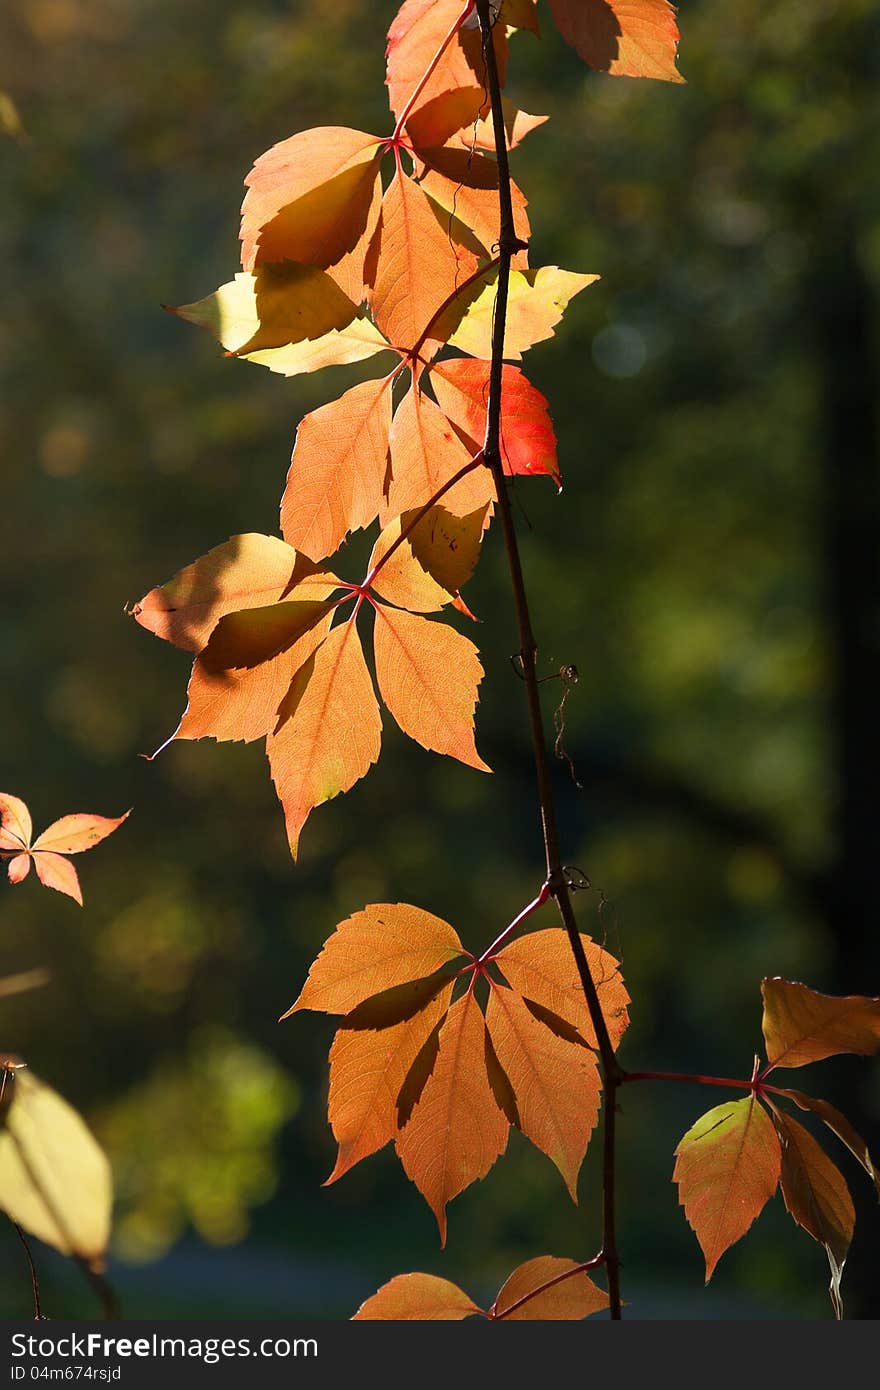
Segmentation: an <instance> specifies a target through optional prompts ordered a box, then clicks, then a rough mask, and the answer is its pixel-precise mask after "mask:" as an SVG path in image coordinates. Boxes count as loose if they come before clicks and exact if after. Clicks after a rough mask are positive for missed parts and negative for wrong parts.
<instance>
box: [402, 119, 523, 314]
mask: <svg viewBox="0 0 880 1390" xmlns="http://www.w3.org/2000/svg"><path fill="white" fill-rule="evenodd" d="M419 157H420V159H422V160H423V161H424V163H425V166H426V167H425V170H424V172H423V173H422V172H421V171H420V177H419V187H420V188H423V189H424V190H425V192H426V193H428V194H430V196H431V198H433V199H434V201H435V203H437V204H438V205H439V206H440V207H441V208H443V209H444V210H445V214H446V215H445V218H444V221H445V222H446V223H447V224H448V222H449V218H450V217H451V216H453V215H454V216H455V217H456V218H457V219H458V220H459V222H461V223H464V225H465V226H466V227H468V228H469V230H470V231H471V233H472V234H473V236H474V237H475V238H476V240H477V242H478V243H479V246H480V248H482V250H483V254H484V256H485V257H486V258H488V255H489V251H490V248H491V247H493V246H495V244H496V243H497V241H498V236H499V228H500V213H499V204H498V165H497V164H496V162H495V160H494V159H490V158H488V157H487V156H485V155H481V154H475V153H474V152H473V151H472V150H471V147H470V145H468V148H467V149H462V148H461V147H460V146H459V145H453V146H444V147H443V148H442V149H437V148H434V149H427V148H426V149H420V150H419ZM510 198H511V204H512V206H513V226H514V231H515V232H516V235H517V237H518V238H519V239H520V241H528V240H529V237H530V236H531V234H532V228H531V224H530V222H529V217H528V213H527V212H526V207H527V199H526V198H525V196H524V194H523V192H522V189H520V188H519V187H518V185H517V184H516V183H515V182H514V180H513V179H511V181H510ZM513 264H514V265H515V266H516V267H517V268H518V269H521V268H522V267H524V266H526V265H528V256H527V253H526V252H523V251H518V252H517V253H516V255H515V257H514V260H513ZM463 279H464V275H463V274H462V275H459V277H458V282H454V283H453V284H451V285H450V286H449V291H448V292H451V291H452V290H453V289H454V288H455V283H459V282H461V281H462V280H463ZM425 322H426V323H427V322H428V320H427V319H426V320H425Z"/></svg>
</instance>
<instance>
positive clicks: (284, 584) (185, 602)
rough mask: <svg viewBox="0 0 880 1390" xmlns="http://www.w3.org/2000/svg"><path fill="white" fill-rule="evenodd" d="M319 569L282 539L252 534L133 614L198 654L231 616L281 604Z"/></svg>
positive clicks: (154, 593) (153, 594)
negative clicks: (219, 622) (218, 627)
mask: <svg viewBox="0 0 880 1390" xmlns="http://www.w3.org/2000/svg"><path fill="white" fill-rule="evenodd" d="M313 569H314V566H313V565H312V564H311V562H310V561H307V560H306V559H305V557H304V556H303V557H298V556H297V553H296V551H295V550H293V549H292V548H291V547H290V546H289V545H287V544H286V543H285V542H284V541H282V540H279V539H278V538H277V537H276V536H261V535H258V534H256V533H254V532H249V533H247V534H245V535H243V536H232V537H231V539H230V540H228V541H224V542H223V544H222V545H218V546H215V547H214V549H213V550H209V551H208V553H207V555H202V556H201V558H200V559H198V560H196V561H194V562H193V564H191V565H187V567H186V568H185V569H182V570H180V571H179V572H178V573H177V574H176V575H175V576H174V578H173V579H169V581H168V583H167V584H163V585H161V586H160V587H159V588H157V589H151V590H150V592H149V593H148V594H147V596H146V597H145V598H143V599H141V601H140V603H136V604H135V605H134V606H133V607H132V609H131V610H130V611H131V613H132V615H133V616H134V617H135V618H136V619H137V621H138V622H139V623H140V625H141V627H145V628H147V629H148V630H149V631H150V632H153V633H155V635H156V636H157V637H162V638H164V639H165V641H166V642H173V643H174V645H175V646H176V647H183V648H184V650H186V651H193V652H198V651H201V650H202V648H203V647H204V646H205V644H206V643H207V641H208V638H209V637H210V635H211V633H212V631H213V629H214V628H215V626H216V625H217V623H218V621H219V620H220V618H222V617H223V615H224V614H225V613H235V612H238V611H239V610H241V609H243V608H261V607H263V605H265V604H267V603H277V602H278V601H279V599H282V598H284V597H286V596H287V594H288V593H289V591H290V590H291V589H292V588H293V586H294V584H296V583H297V582H298V581H299V580H300V578H302V577H304V575H305V574H306V573H307V572H308V571H310V570H313Z"/></svg>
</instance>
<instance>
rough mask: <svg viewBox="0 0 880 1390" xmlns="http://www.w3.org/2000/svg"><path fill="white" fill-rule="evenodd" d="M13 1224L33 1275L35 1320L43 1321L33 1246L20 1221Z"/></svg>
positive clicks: (32, 1290) (32, 1287) (32, 1288)
mask: <svg viewBox="0 0 880 1390" xmlns="http://www.w3.org/2000/svg"><path fill="white" fill-rule="evenodd" d="M9 1220H10V1221H12V1217H11V1216H10V1218H9ZM12 1225H13V1226H14V1227H15V1234H16V1235H17V1236H18V1238H19V1240H20V1241H21V1243H22V1246H23V1247H24V1257H25V1259H26V1260H27V1263H28V1269H29V1271H30V1276H31V1295H32V1297H33V1300H34V1321H35V1322H42V1321H43V1309H42V1307H41V1305H40V1281H39V1279H38V1278H37V1267H36V1265H35V1264H34V1257H33V1255H32V1254H31V1247H30V1246H29V1245H28V1240H27V1236H26V1235H25V1233H24V1231H23V1230H22V1229H21V1227H20V1226H19V1224H18V1222H17V1221H12Z"/></svg>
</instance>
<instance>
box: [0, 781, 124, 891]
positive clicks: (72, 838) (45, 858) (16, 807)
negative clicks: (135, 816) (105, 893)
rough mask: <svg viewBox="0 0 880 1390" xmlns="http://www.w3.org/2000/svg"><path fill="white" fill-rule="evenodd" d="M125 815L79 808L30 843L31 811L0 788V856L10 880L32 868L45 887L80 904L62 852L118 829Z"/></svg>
mask: <svg viewBox="0 0 880 1390" xmlns="http://www.w3.org/2000/svg"><path fill="white" fill-rule="evenodd" d="M129 815H130V812H128V811H126V813H125V815H124V816H117V817H111V816H94V815H89V814H88V813H85V812H78V813H75V814H74V815H70V816H62V817H61V818H60V820H57V821H54V822H53V823H52V824H51V825H50V826H48V828H47V829H46V830H44V831H43V833H42V834H41V835H39V836H38V837H37V839H36V840H35V841H34V842H33V843H31V837H32V835H33V822H32V820H31V815H30V811H29V810H28V808H27V806H26V805H25V803H24V802H23V801H22V800H21V799H20V798H19V797H17V796H11V795H10V794H9V793H8V792H0V858H3V859H6V860H8V861H9V862H8V867H7V873H8V876H9V882H10V883H23V882H24V880H25V879H26V878H27V876H28V874H29V873H30V870H31V860H33V863H34V868H35V869H36V871H37V877H38V878H39V880H40V882H41V883H42V884H43V886H44V887H46V888H54V889H55V891H56V892H58V893H64V894H65V895H66V896H67V897H68V898H73V900H74V902H77V903H79V905H80V907H82V891H81V889H80V886H79V878H78V876H77V872H76V869H75V868H74V867H73V865H72V864H71V863H70V861H69V860H68V859H66V858H65V857H64V856H65V855H67V854H82V853H83V852H84V851H85V850H88V849H92V848H93V847H94V846H95V845H97V844H99V843H100V842H101V840H105V839H106V838H107V836H108V835H112V834H113V831H114V830H118V829H119V827H120V825H122V822H123V821H125V820H127V819H128V817H129Z"/></svg>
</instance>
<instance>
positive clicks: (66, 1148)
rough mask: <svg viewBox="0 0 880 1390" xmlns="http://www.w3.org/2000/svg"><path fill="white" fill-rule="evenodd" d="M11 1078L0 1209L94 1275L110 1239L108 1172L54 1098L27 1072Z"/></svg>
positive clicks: (74, 1118) (0, 1160) (75, 1119)
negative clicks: (83, 1263) (81, 1261)
mask: <svg viewBox="0 0 880 1390" xmlns="http://www.w3.org/2000/svg"><path fill="white" fill-rule="evenodd" d="M7 1075H8V1073H7ZM14 1076H15V1080H14V1082H13V1083H12V1084H13V1086H14V1093H13V1100H12V1104H11V1105H10V1107H9V1109H8V1111H7V1112H6V1116H5V1124H4V1125H3V1127H2V1128H0V1209H2V1210H3V1211H5V1212H6V1213H7V1215H8V1216H9V1217H10V1218H11V1219H12V1220H13V1221H17V1222H18V1224H19V1225H20V1226H22V1227H23V1228H24V1230H26V1231H28V1232H29V1233H30V1234H31V1235H34V1236H37V1237H38V1239H40V1240H44V1241H46V1242H47V1244H49V1245H54V1246H55V1248H56V1249H58V1250H60V1251H61V1252H62V1254H65V1255H78V1256H80V1257H81V1258H82V1259H84V1260H85V1261H86V1262H87V1263H88V1264H89V1265H90V1266H91V1267H92V1268H94V1269H100V1268H101V1266H102V1263H103V1256H104V1251H105V1249H106V1247H107V1240H108V1238H109V1235H110V1211H111V1205H112V1179H111V1175H110V1165H109V1164H108V1162H107V1159H106V1158H105V1156H104V1153H103V1151H102V1150H101V1149H100V1148H99V1146H98V1144H97V1143H96V1141H95V1139H94V1138H93V1136H92V1134H91V1132H90V1131H89V1129H88V1128H87V1127H86V1125H85V1124H84V1122H83V1120H82V1119H81V1118H80V1117H79V1115H78V1114H77V1113H76V1111H75V1110H74V1109H72V1107H71V1106H70V1105H68V1104H67V1102H66V1101H65V1100H62V1098H61V1096H59V1095H58V1094H57V1093H56V1092H55V1091H53V1090H52V1089H51V1087H49V1086H47V1085H46V1084H45V1083H44V1082H42V1081H40V1080H38V1078H37V1077H36V1076H34V1074H33V1073H32V1072H31V1071H29V1070H27V1069H22V1068H19V1069H17V1070H16V1071H15V1073H14Z"/></svg>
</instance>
